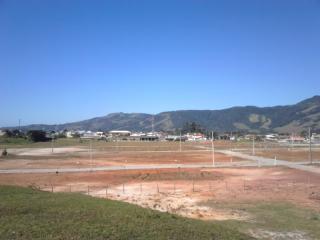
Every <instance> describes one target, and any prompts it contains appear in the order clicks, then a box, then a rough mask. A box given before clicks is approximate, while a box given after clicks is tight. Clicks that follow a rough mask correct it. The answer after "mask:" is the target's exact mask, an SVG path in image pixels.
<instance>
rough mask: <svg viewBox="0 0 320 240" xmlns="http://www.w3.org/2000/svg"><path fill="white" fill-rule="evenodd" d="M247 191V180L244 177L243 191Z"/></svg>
mask: <svg viewBox="0 0 320 240" xmlns="http://www.w3.org/2000/svg"><path fill="white" fill-rule="evenodd" d="M245 191H246V180H245V179H243V192H245Z"/></svg>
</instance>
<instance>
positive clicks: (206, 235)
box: [0, 186, 250, 240]
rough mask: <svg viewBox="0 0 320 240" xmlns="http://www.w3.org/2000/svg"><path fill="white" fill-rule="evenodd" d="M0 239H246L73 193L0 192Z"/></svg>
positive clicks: (209, 225)
mask: <svg viewBox="0 0 320 240" xmlns="http://www.w3.org/2000/svg"><path fill="white" fill-rule="evenodd" d="M0 239H224V240H228V239H250V237H248V236H246V235H244V234H242V233H240V232H238V231H236V230H232V229H231V228H228V227H226V226H223V225H221V224H216V223H214V222H204V221H199V220H192V219H187V218H182V217H178V216H176V215H172V214H168V213H160V212H157V211H153V210H149V209H144V208H141V207H138V206H135V205H131V204H127V203H123V202H118V201H111V200H105V199H96V198H92V197H89V196H85V195H81V194H74V193H49V192H41V191H37V190H33V189H30V188H21V187H9V186H0Z"/></svg>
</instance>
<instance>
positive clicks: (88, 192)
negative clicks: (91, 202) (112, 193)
mask: <svg viewBox="0 0 320 240" xmlns="http://www.w3.org/2000/svg"><path fill="white" fill-rule="evenodd" d="M89 193H90V188H89V185H88V195H89Z"/></svg>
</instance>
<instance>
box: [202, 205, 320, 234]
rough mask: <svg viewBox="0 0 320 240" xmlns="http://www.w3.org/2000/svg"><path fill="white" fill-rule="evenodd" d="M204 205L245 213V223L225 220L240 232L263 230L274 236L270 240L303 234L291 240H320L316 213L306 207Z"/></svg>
mask: <svg viewBox="0 0 320 240" xmlns="http://www.w3.org/2000/svg"><path fill="white" fill-rule="evenodd" d="M204 205H207V206H211V207H214V208H220V209H229V210H230V209H233V210H241V211H245V212H248V213H249V214H250V215H251V216H252V219H250V220H248V221H237V220H228V221H225V223H226V224H227V225H228V226H229V227H232V228H233V229H238V230H239V231H241V232H247V233H248V232H252V231H253V232H259V231H260V230H262V231H267V232H270V233H274V238H272V239H290V237H289V236H290V233H303V235H304V237H303V238H294V239H320V212H317V211H315V210H312V209H309V208H302V207H298V206H295V205H293V204H290V203H284V202H265V203H261V202H259V203H256V202H252V203H243V204H231V203H225V204H217V203H214V202H210V201H209V202H207V203H204ZM284 234H287V236H283V235H284ZM276 235H278V236H276ZM281 235H282V237H281ZM266 239H270V238H266Z"/></svg>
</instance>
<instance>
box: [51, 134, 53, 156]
mask: <svg viewBox="0 0 320 240" xmlns="http://www.w3.org/2000/svg"><path fill="white" fill-rule="evenodd" d="M53 143H54V137H53V133H51V153H53Z"/></svg>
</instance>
